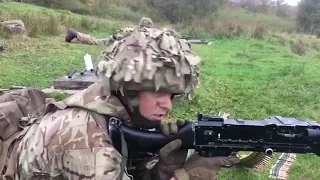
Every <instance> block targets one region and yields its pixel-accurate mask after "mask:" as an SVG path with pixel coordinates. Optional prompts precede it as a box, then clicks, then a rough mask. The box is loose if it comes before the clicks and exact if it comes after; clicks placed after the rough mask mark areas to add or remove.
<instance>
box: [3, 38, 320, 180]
mask: <svg viewBox="0 0 320 180" xmlns="http://www.w3.org/2000/svg"><path fill="white" fill-rule="evenodd" d="M103 34H104V33H97V34H96V35H97V36H102V35H103ZM11 40H13V39H11ZM9 41H10V39H8V40H5V42H7V44H8V45H9V49H8V50H7V51H5V52H3V53H1V54H0V59H1V61H0V67H1V71H0V76H1V78H0V84H1V88H7V87H10V86H12V85H21V86H29V87H37V88H46V87H50V86H51V85H52V83H53V81H54V80H55V79H56V78H60V77H61V76H64V75H65V74H66V73H67V72H68V71H70V70H71V68H73V67H75V68H78V69H82V68H83V67H84V63H83V55H84V54H85V53H89V54H91V55H92V56H93V58H94V59H95V58H97V57H98V56H99V54H100V52H101V50H102V48H101V47H98V46H90V45H84V44H75V43H66V42H64V39H63V36H62V35H61V36H59V37H51V38H38V39H32V38H16V39H14V41H11V42H9ZM193 47H194V51H195V52H197V53H198V54H199V55H200V56H201V57H202V63H201V73H202V74H201V84H202V85H201V89H199V90H198V91H197V93H196V97H195V99H194V100H193V101H186V100H182V101H179V102H178V103H177V104H176V109H174V110H173V112H172V115H174V116H176V117H177V118H185V119H190V120H192V119H195V118H196V115H197V113H198V112H202V113H210V114H216V113H217V112H218V111H223V112H228V113H230V114H231V115H230V117H232V118H243V119H261V118H267V117H269V116H274V115H280V116H293V117H297V118H299V119H314V120H317V121H319V122H320V103H319V100H320V78H319V77H320V71H319V69H320V63H319V60H320V59H319V52H317V51H316V50H313V49H312V48H309V51H308V54H307V55H306V56H304V57H301V56H298V55H295V54H293V53H292V52H291V50H290V47H289V45H288V44H285V45H280V44H277V43H270V42H268V40H245V39H234V40H221V41H213V44H212V45H210V46H202V45H194V46H193ZM271 165H272V164H270V165H269V166H268V168H266V169H265V171H264V172H263V173H257V172H253V171H252V170H245V169H232V170H226V169H224V170H222V171H221V173H220V179H226V180H228V179H249V178H254V179H268V173H269V168H270V167H271ZM317 167H320V158H318V157H315V156H313V155H299V156H298V160H297V161H296V162H295V164H294V166H293V168H292V169H291V171H290V179H292V180H300V179H306V178H307V179H310V180H311V179H312V180H316V179H318V178H317V177H319V176H320V172H319V171H317V169H318V168H317Z"/></svg>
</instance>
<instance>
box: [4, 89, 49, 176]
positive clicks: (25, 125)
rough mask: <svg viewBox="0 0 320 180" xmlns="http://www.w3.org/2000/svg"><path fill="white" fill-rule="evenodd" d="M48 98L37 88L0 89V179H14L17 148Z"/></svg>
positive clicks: (43, 111) (44, 106)
mask: <svg viewBox="0 0 320 180" xmlns="http://www.w3.org/2000/svg"><path fill="white" fill-rule="evenodd" d="M48 100H50V98H48V97H47V95H46V94H45V93H44V92H42V91H41V90H40V89H35V88H24V89H15V90H8V91H1V90H0V172H1V174H0V175H1V176H0V179H14V174H15V171H16V170H17V167H16V162H17V161H16V160H17V148H18V146H19V142H20V141H21V139H22V138H23V137H24V135H25V134H26V132H27V131H28V129H29V128H30V126H31V125H33V124H35V123H37V121H38V120H39V119H41V117H43V116H44V114H45V111H46V104H47V102H48Z"/></svg>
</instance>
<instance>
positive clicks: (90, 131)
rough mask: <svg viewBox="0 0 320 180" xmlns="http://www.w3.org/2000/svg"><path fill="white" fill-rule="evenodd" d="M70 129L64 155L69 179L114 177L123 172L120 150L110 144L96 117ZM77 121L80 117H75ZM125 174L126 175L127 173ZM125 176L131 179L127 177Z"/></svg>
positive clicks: (63, 158)
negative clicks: (121, 170) (121, 169)
mask: <svg viewBox="0 0 320 180" xmlns="http://www.w3.org/2000/svg"><path fill="white" fill-rule="evenodd" d="M83 117H86V118H87V119H86V120H87V123H86V124H84V125H83V127H81V126H77V127H73V128H72V129H71V131H72V132H71V133H70V138H67V139H69V140H68V141H67V142H66V143H65V148H66V150H65V151H64V152H63V155H62V159H61V160H62V168H63V174H64V177H65V178H66V179H94V180H115V179H118V177H119V175H120V163H121V155H120V153H119V152H118V151H117V150H116V149H115V148H114V147H113V146H112V145H111V143H110V140H109V137H108V135H107V134H106V133H105V132H104V131H103V129H102V128H101V127H99V125H98V124H97V123H96V122H95V120H93V118H92V117H91V116H83ZM74 121H78V120H77V119H74ZM124 176H126V175H125V174H124ZM123 179H130V178H128V177H124V178H123Z"/></svg>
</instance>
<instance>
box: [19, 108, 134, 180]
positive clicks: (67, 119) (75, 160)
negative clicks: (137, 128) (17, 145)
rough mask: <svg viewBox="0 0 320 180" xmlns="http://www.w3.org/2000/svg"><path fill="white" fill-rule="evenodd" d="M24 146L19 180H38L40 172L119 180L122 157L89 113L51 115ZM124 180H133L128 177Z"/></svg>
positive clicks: (65, 177)
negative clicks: (29, 179)
mask: <svg viewBox="0 0 320 180" xmlns="http://www.w3.org/2000/svg"><path fill="white" fill-rule="evenodd" d="M21 145H22V146H21V149H20V153H19V161H20V163H19V169H20V170H19V175H18V176H19V178H18V179H28V178H30V177H32V178H31V179H37V177H38V175H37V173H38V172H41V173H42V174H43V173H45V174H47V175H48V176H50V177H51V178H54V177H55V178H57V177H61V178H60V179H70V180H72V179H88V180H89V179H91V180H115V179H119V178H118V177H119V174H120V163H121V154H120V153H119V152H118V151H117V150H116V149H115V148H114V147H113V146H112V144H111V142H110V139H109V137H108V134H107V133H106V132H105V131H104V130H103V129H102V127H101V126H100V125H99V124H98V123H97V122H96V121H95V119H94V118H93V117H92V116H91V115H90V113H89V112H88V111H85V110H80V109H77V108H70V109H67V110H63V111H58V112H56V113H53V114H50V115H47V116H46V117H44V119H43V120H42V121H41V123H40V124H39V128H36V129H33V130H32V132H31V131H29V132H28V135H27V136H26V137H25V138H24V139H23V142H22V143H21ZM40 176H42V175H40ZM62 177H63V178H62ZM123 179H125V180H126V179H130V178H129V177H128V176H127V175H126V174H125V173H124V178H123Z"/></svg>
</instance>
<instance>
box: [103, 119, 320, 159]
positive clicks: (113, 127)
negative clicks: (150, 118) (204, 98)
mask: <svg viewBox="0 0 320 180" xmlns="http://www.w3.org/2000/svg"><path fill="white" fill-rule="evenodd" d="M109 131H110V134H111V138H112V140H113V142H115V147H116V148H117V149H118V150H120V147H119V146H120V144H119V143H120V140H119V138H117V137H120V133H123V135H124V138H125V140H126V142H127V147H128V149H129V152H130V150H133V151H140V152H144V153H152V154H156V153H157V152H158V150H159V149H160V148H162V147H163V146H165V145H166V144H167V143H169V142H170V141H172V140H175V139H181V140H182V148H183V149H195V150H196V151H197V152H199V154H200V155H201V156H207V157H212V156H228V155H230V154H232V153H233V152H237V151H253V152H265V153H266V154H272V153H274V152H288V153H301V154H305V153H314V154H316V155H319V154H320V124H318V123H316V122H313V121H299V120H297V119H296V118H289V117H280V116H276V117H271V118H269V119H264V120H242V119H228V120H224V119H223V118H221V117H218V116H211V115H202V114H199V115H198V121H197V122H191V121H189V122H187V123H186V124H185V125H184V126H183V127H182V128H180V129H179V133H178V134H176V135H172V136H164V135H162V134H161V132H159V131H154V132H150V131H147V130H140V129H135V128H132V127H129V126H127V125H125V124H123V123H121V122H120V120H117V119H112V120H110V122H109ZM115 139H118V140H115ZM117 142H119V143H118V144H117ZM119 152H121V151H119ZM129 156H130V153H129Z"/></svg>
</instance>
